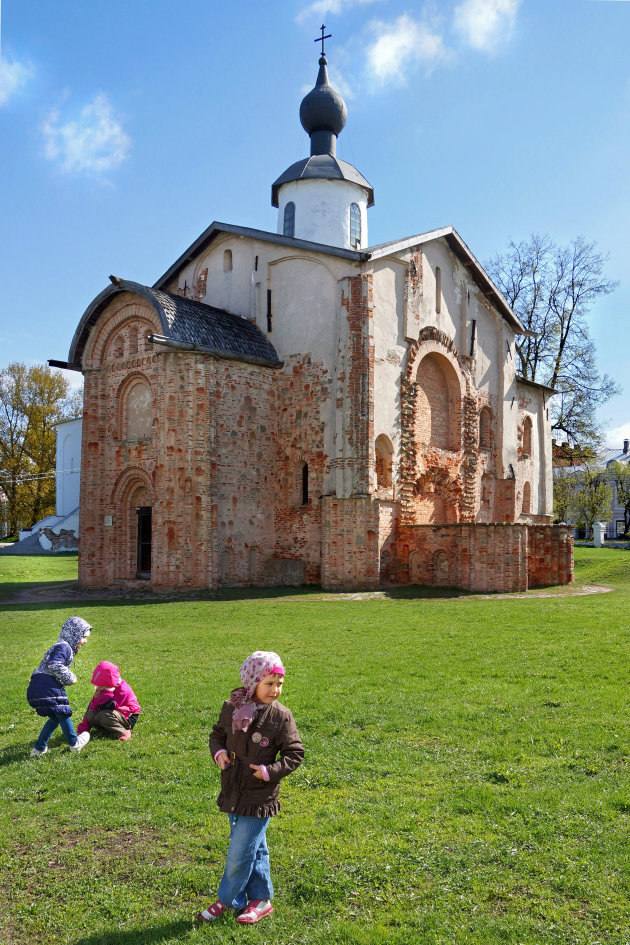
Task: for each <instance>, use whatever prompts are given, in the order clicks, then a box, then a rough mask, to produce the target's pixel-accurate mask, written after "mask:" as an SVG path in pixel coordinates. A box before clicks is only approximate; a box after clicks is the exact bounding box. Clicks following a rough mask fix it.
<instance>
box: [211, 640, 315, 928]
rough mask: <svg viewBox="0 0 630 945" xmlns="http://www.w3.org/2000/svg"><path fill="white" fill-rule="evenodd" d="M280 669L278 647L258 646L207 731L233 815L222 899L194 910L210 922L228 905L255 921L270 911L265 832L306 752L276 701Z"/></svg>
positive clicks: (224, 801) (225, 806) (224, 806)
mask: <svg viewBox="0 0 630 945" xmlns="http://www.w3.org/2000/svg"><path fill="white" fill-rule="evenodd" d="M284 675H285V673H284V667H283V665H282V660H281V659H280V657H279V656H278V654H277V653H271V652H266V651H263V650H257V651H256V652H255V653H253V654H252V655H251V656H248V657H247V659H246V660H245V661H244V663H243V665H242V666H241V668H240V671H239V676H240V679H241V683H242V687H241V688H240V689H235V690H234V692H232V694H231V696H230V698H229V699H228V701H227V702H224V703H223V708H222V709H221V713H220V715H219V720H218V722H217V723H216V725H215V726H214V727H213V729H212V732H211V733H210V751H211V752H212V757H213V758H214V760H215V762H216V764H217V765H218V766H219V767H220V768H221V792H220V794H219V797H218V799H217V804H218V805H219V809H220V810H222V811H224V812H225V813H226V814H227V815H228V817H229V820H230V845H229V848H228V852H227V858H226V862H225V870H224V871H223V876H222V878H221V882H220V883H219V898H218V899H217V901H216V902H214V903H213V904H212V905H211V906H208V908H207V909H204V910H203V912H200V913H199V914H198V916H197V920H198V921H199V922H212V921H213V920H214V919H218V918H220V917H221V916H222V915H224V913H225V912H227V910H228V909H235V910H236V911H237V917H236V921H237V922H240V923H241V924H242V925H253V924H254V923H255V922H259V921H260V919H262V918H264V916H266V915H270V914H271V913H272V912H273V906H272V905H271V899H272V897H273V885H272V882H271V876H270V873H269V850H268V849H267V841H266V831H267V825H268V823H269V818H270V817H273V815H274V814H277V813H278V810H279V808H280V804H279V801H278V794H279V793H280V781H281V779H282V778H284V777H286V775H287V774H291V772H292V771H295V769H296V768H297V767H298V765H299V764H301V762H302V759H303V758H304V748H303V746H302V740H301V738H300V734H299V732H298V730H297V727H296V724H295V720H294V718H293V716H292V715H291V712H290V711H289V709H287V708H286V706H284V705H282V704H281V703H280V702H278V701H277V700H278V698H279V697H280V693H281V692H282V683H283V682H284Z"/></svg>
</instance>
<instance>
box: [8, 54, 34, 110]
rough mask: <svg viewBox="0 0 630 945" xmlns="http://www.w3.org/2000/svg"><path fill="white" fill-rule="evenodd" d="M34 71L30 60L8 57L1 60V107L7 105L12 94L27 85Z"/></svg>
mask: <svg viewBox="0 0 630 945" xmlns="http://www.w3.org/2000/svg"><path fill="white" fill-rule="evenodd" d="M33 72H34V69H33V66H32V65H31V63H30V62H18V60H17V59H14V60H13V61H10V60H9V59H6V58H4V59H2V60H0V107H1V106H2V105H6V103H7V102H8V101H9V99H10V98H11V96H12V95H14V94H15V93H16V92H18V91H19V90H20V89H21V88H23V86H25V85H26V83H27V82H28V80H29V79H30V78H31V76H32V75H33Z"/></svg>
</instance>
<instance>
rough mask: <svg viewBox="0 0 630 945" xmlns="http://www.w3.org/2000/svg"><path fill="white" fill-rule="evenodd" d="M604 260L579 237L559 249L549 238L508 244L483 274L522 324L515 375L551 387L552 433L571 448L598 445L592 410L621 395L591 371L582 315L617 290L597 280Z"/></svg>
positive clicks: (591, 344) (590, 342)
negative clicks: (523, 333) (524, 330)
mask: <svg viewBox="0 0 630 945" xmlns="http://www.w3.org/2000/svg"><path fill="white" fill-rule="evenodd" d="M605 262H606V258H605V257H604V256H602V254H601V253H598V252H597V251H596V244H595V243H588V242H587V241H586V240H584V239H583V238H582V237H581V236H578V237H576V238H575V239H574V240H573V241H572V242H571V243H570V244H569V245H568V246H558V245H557V244H556V243H554V242H553V240H551V239H550V237H549V236H542V237H541V236H536V235H533V236H532V237H531V238H530V239H529V241H527V242H522V243H518V244H517V243H511V244H510V246H509V248H508V251H507V252H506V253H504V254H503V255H500V254H497V256H495V258H494V259H493V260H491V261H490V262H489V263H488V264H487V269H488V272H489V273H490V275H491V276H492V278H493V279H494V281H495V282H496V284H497V286H498V287H499V289H500V290H501V292H502V293H503V295H504V296H505V298H506V300H507V301H508V302H509V304H510V305H511V307H512V308H513V309H514V311H515V312H516V314H517V315H518V316H519V318H520V319H521V321H522V322H523V324H524V326H525V328H526V329H527V330H528V333H527V334H526V335H523V336H518V337H517V341H516V350H517V353H518V362H519V373H520V374H521V375H522V376H523V377H525V378H526V379H528V380H531V381H538V382H540V383H543V384H547V385H548V386H549V387H553V388H554V389H555V390H556V391H557V392H558V394H557V396H556V397H554V398H553V400H552V402H551V411H552V417H551V419H552V423H551V427H552V430H553V431H554V432H555V433H556V434H561V437H562V439H564V440H567V441H568V442H569V443H572V444H580V445H582V446H590V447H593V448H597V447H598V446H599V445H600V436H601V435H600V429H599V426H598V422H597V418H596V411H597V408H598V407H599V406H600V405H601V404H604V403H606V401H608V400H609V399H610V398H611V397H613V396H615V395H616V394H618V393H620V388H619V387H618V385H617V384H616V382H615V381H614V380H613V379H612V378H611V377H609V376H608V375H607V374H603V375H600V373H599V370H598V368H597V359H596V352H595V344H594V342H593V340H592V338H591V337H590V335H589V328H588V323H587V316H588V313H589V311H590V310H591V308H592V306H593V304H594V303H595V302H596V301H597V299H598V298H600V297H601V296H604V295H608V294H609V293H610V292H612V291H613V290H614V289H615V287H616V285H617V283H615V282H612V281H611V280H609V279H607V278H606V277H605V275H604V264H605Z"/></svg>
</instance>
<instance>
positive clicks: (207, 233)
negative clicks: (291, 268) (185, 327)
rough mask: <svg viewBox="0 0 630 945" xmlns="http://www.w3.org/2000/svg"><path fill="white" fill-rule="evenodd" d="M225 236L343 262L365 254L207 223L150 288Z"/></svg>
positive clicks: (161, 283)
mask: <svg viewBox="0 0 630 945" xmlns="http://www.w3.org/2000/svg"><path fill="white" fill-rule="evenodd" d="M224 234H229V235H231V236H241V237H246V238H249V239H254V240H262V242H264V243H276V244H277V245H279V246H289V247H291V248H292V249H302V250H308V251H310V252H315V253H326V254H327V255H329V256H341V257H342V258H344V259H352V260H354V261H355V262H364V261H365V260H366V259H367V258H368V255H367V253H365V252H356V251H355V250H351V249H343V247H341V246H327V245H326V244H325V243H312V242H311V241H310V240H298V239H294V238H293V237H290V236H280V235H279V234H278V233H269V232H267V231H266V230H255V229H252V228H251V227H248V226H234V225H233V224H231V223H217V222H216V221H215V222H214V223H211V224H210V226H209V227H208V229H207V230H204V231H203V233H202V234H201V236H200V237H198V238H197V239H196V240H195V242H194V243H191V245H190V246H189V247H188V249H187V250H185V252H183V253H182V255H181V256H180V257H179V259H176V260H175V262H174V263H173V265H172V266H171V267H170V269H167V270H166V272H165V273H164V275H162V276H160V278H159V279H158V280H157V282H156V283H155V284H154V286H153V288H154V289H163V288H164V286H166V285H168V284H169V282H170V281H171V279H174V278H175V276H176V275H178V273H179V272H181V270H182V269H183V268H184V266H187V265H188V263H189V262H192V261H193V259H196V258H197V256H198V255H199V254H200V253H201V252H203V250H204V249H206V248H207V247H208V246H209V245H210V244H211V243H212V242H213V241H214V240H216V239H217V238H218V237H220V236H222V235H224Z"/></svg>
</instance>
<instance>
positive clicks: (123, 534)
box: [111, 466, 153, 580]
mask: <svg viewBox="0 0 630 945" xmlns="http://www.w3.org/2000/svg"><path fill="white" fill-rule="evenodd" d="M139 506H153V483H152V482H151V477H150V476H149V474H148V473H147V472H146V470H144V469H142V468H141V467H140V466H130V467H128V468H127V469H125V471H124V472H122V473H121V474H120V476H119V477H118V479H117V480H116V482H115V484H114V488H113V489H112V494H111V508H112V510H113V519H114V526H113V527H114V528H115V529H116V532H115V536H116V540H115V543H114V547H113V551H114V577H116V578H117V579H119V580H121V579H122V580H131V579H133V578H135V576H136V550H137V540H138V531H137V528H138V525H137V516H136V509H137V508H138V507H139Z"/></svg>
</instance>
